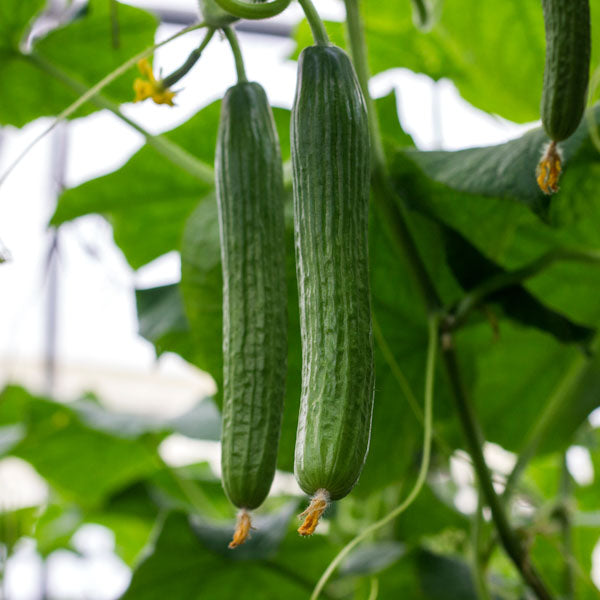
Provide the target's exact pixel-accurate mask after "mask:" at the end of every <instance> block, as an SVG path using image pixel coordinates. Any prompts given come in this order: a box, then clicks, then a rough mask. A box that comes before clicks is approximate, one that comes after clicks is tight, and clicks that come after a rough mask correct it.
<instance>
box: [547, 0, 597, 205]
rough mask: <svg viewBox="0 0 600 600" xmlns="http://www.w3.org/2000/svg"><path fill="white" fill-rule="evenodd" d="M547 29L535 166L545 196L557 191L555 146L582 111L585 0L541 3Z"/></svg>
mask: <svg viewBox="0 0 600 600" xmlns="http://www.w3.org/2000/svg"><path fill="white" fill-rule="evenodd" d="M542 8H543V11H544V26H545V30H546V65H545V67H544V87H543V90H542V103H541V111H540V112H541V116H542V125H543V126H544V129H545V130H546V133H547V134H548V137H549V138H550V143H549V144H548V146H547V147H546V148H545V149H544V152H543V154H542V158H541V159H540V162H539V164H538V166H537V170H536V180H537V182H538V185H539V187H540V189H541V190H542V191H543V192H544V193H545V194H552V193H555V192H557V191H558V189H559V188H558V180H559V178H560V174H561V172H562V155H561V152H560V149H559V148H558V146H557V143H558V142H561V141H562V140H564V139H566V138H568V137H569V136H570V135H572V134H573V133H574V132H575V130H576V129H577V127H578V125H579V123H580V122H581V118H582V117H583V111H584V110H585V105H586V97H587V88H588V83H589V73H590V54H591V41H590V36H591V34H590V5H589V0H542Z"/></svg>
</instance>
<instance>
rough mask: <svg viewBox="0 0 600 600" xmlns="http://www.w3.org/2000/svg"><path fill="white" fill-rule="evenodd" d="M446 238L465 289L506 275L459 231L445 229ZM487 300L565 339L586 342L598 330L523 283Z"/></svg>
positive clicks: (452, 264) (450, 257)
mask: <svg viewBox="0 0 600 600" xmlns="http://www.w3.org/2000/svg"><path fill="white" fill-rule="evenodd" d="M444 238H445V241H446V254H447V260H448V264H449V266H450V268H451V269H452V272H453V273H454V274H455V276H456V278H457V280H458V281H459V282H460V284H461V285H462V286H463V288H464V289H465V291H471V290H472V289H473V288H476V287H477V286H478V285H481V284H482V283H483V282H484V281H486V280H488V279H491V278H492V277H498V276H502V275H506V271H505V270H504V269H502V268H501V267H499V266H498V265H497V264H496V263H494V262H493V261H491V260H490V259H488V258H486V257H485V256H483V255H482V254H481V253H480V252H479V251H478V250H477V249H476V248H475V247H474V246H473V245H472V244H470V243H469V242H468V241H467V240H466V239H465V238H464V237H463V236H461V235H460V234H459V233H458V232H456V231H453V230H451V229H449V228H445V229H444ZM486 302H488V303H494V304H496V305H499V306H500V307H501V308H502V310H503V311H504V313H505V314H506V315H507V316H509V317H510V318H511V319H514V320H515V321H517V322H519V323H523V324H524V325H526V326H529V327H536V328H538V329H541V330H542V331H546V332H548V333H550V334H552V335H553V336H554V337H555V338H556V339H558V340H560V341H562V342H573V343H579V344H581V345H586V344H588V343H589V342H590V340H591V338H592V337H593V335H594V333H595V330H594V329H592V328H590V327H584V326H582V325H579V324H577V323H574V322H573V321H570V320H569V319H567V318H566V317H565V316H564V315H562V314H560V313H558V312H556V311H554V310H551V309H549V308H547V307H546V306H544V304H543V303H542V302H540V301H539V300H538V299H537V298H535V296H533V294H531V293H530V292H528V291H527V290H526V289H524V288H523V286H522V285H519V284H514V285H511V286H508V287H505V288H503V289H501V290H498V291H497V292H494V293H493V294H490V295H489V296H488V297H487V299H486Z"/></svg>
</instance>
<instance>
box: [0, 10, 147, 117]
mask: <svg viewBox="0 0 600 600" xmlns="http://www.w3.org/2000/svg"><path fill="white" fill-rule="evenodd" d="M16 4H17V5H18V4H20V5H21V8H19V9H18V10H16V8H15V7H14V6H11V7H10V8H9V11H7V14H10V15H11V18H14V22H11V19H8V20H7V23H8V24H9V26H10V28H11V32H9V33H10V37H9V39H12V38H14V37H15V36H16V37H17V38H18V37H19V36H20V34H21V30H22V27H23V26H24V25H25V24H26V22H27V21H28V20H29V18H30V17H31V15H32V14H34V13H35V12H36V9H37V7H38V6H39V4H40V2H32V1H31V0H27V1H25V2H22V3H16ZM9 5H15V3H14V2H12V1H11V2H9ZM2 8H4V3H3V6H2ZM0 10H2V9H0ZM117 12H118V19H119V39H118V46H117V47H114V46H113V38H112V24H111V18H110V3H109V2H104V1H103V0H90V2H89V4H88V6H87V7H86V10H85V11H83V13H82V14H78V15H77V17H76V18H75V19H73V20H72V21H70V22H68V23H66V24H65V25H63V26H61V27H59V28H58V29H55V30H52V31H51V32H50V33H48V34H47V35H46V36H45V37H43V38H41V39H38V40H34V45H33V50H32V52H33V53H34V54H36V55H37V56H39V57H41V59H42V60H40V61H38V60H35V59H32V58H31V57H30V56H28V55H26V54H22V53H20V52H19V51H18V49H17V47H16V46H15V44H14V42H13V44H11V46H10V48H2V47H0V84H1V87H2V90H3V93H2V97H1V98H0V123H3V124H11V125H16V126H17V127H21V126H23V125H25V124H26V123H27V122H29V121H32V120H33V119H36V118H38V117H41V116H47V115H54V114H57V113H59V112H61V111H62V110H63V109H65V108H66V107H67V106H68V105H69V104H71V103H72V102H73V101H74V100H75V99H76V98H77V97H78V94H76V93H75V92H74V91H73V90H72V89H71V88H70V87H69V86H68V85H66V84H65V83H63V82H62V81H59V79H58V78H57V77H56V75H55V74H54V73H53V72H52V67H56V68H58V69H59V70H60V71H62V72H63V73H64V74H66V75H67V76H69V77H71V78H72V79H74V80H75V81H76V82H77V83H79V84H84V85H86V86H88V87H91V86H92V85H94V84H96V83H98V81H100V80H101V79H102V78H103V77H104V76H106V75H107V74H108V73H110V72H111V71H113V70H114V69H115V68H116V67H118V66H120V65H121V64H122V63H124V62H125V61H126V60H128V59H129V58H131V57H132V56H134V55H135V54H136V53H138V52H140V51H141V50H143V49H145V48H147V47H149V46H151V45H152V44H153V43H154V32H155V30H156V25H157V20H156V18H155V17H154V16H152V15H151V14H150V13H148V12H146V11H143V10H140V9H138V8H134V7H131V6H128V5H126V4H120V3H117ZM0 23H2V25H4V20H3V19H2V18H1V15H0ZM2 25H0V27H2ZM1 33H2V30H1V29H0V34H1ZM0 38H1V39H3V40H4V39H5V38H4V37H3V36H1V35H0ZM0 44H1V42H0ZM46 63H49V64H50V65H51V66H52V67H51V68H49V69H48V68H46V67H45V66H44V65H45V64H46ZM134 69H135V67H134V68H132V69H130V70H128V71H127V72H126V73H124V74H123V75H121V76H120V77H119V78H118V79H117V80H116V81H114V82H113V83H112V84H111V85H109V86H108V87H107V88H106V90H105V92H106V94H108V95H109V97H110V98H111V99H114V100H116V101H118V102H127V101H130V100H132V99H133V80H134V77H135V71H134ZM93 110H96V108H95V107H94V106H93V105H90V104H88V105H86V107H84V108H82V109H80V110H79V111H78V112H77V113H76V116H81V115H83V114H87V113H89V112H91V111H93Z"/></svg>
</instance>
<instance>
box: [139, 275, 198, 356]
mask: <svg viewBox="0 0 600 600" xmlns="http://www.w3.org/2000/svg"><path fill="white" fill-rule="evenodd" d="M135 298H136V304H137V316H138V331H139V334H140V335H141V336H142V337H144V338H145V339H147V340H148V341H149V342H151V343H152V344H154V348H155V349H156V354H157V355H159V356H160V355H161V354H162V353H163V352H176V353H177V354H179V355H180V356H182V357H183V358H185V359H186V360H187V361H189V362H191V363H192V364H198V363H199V362H200V363H201V362H202V359H201V356H202V353H201V350H200V351H199V350H198V345H197V344H196V343H195V341H194V340H193V338H192V335H191V329H190V325H189V323H188V319H187V317H186V315H185V313H184V311H183V300H182V298H181V290H180V287H179V285H177V284H172V285H165V286H160V287H157V288H148V289H143V290H141V289H138V290H136V291H135ZM198 354H199V355H200V358H198Z"/></svg>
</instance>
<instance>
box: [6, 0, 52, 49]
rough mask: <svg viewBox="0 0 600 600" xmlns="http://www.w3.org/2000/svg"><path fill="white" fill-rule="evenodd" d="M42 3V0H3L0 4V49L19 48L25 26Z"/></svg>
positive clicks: (42, 5) (43, 2)
mask: <svg viewBox="0 0 600 600" xmlns="http://www.w3.org/2000/svg"><path fill="white" fill-rule="evenodd" d="M44 4H45V1H44V0H3V2H2V3H1V4H0V51H2V50H15V51H18V50H19V44H20V42H21V41H22V37H23V33H24V31H25V28H26V27H27V25H28V24H29V22H30V21H31V20H32V19H33V17H35V16H36V15H37V14H38V13H39V12H40V11H41V10H42V8H44Z"/></svg>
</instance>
